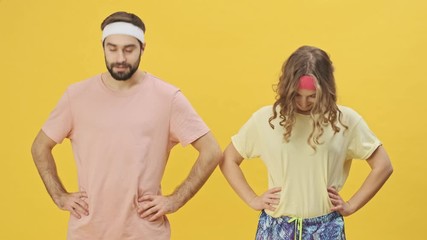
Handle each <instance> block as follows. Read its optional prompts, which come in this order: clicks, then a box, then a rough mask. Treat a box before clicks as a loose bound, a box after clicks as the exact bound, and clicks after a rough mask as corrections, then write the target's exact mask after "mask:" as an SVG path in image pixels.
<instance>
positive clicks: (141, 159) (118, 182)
mask: <svg viewBox="0 0 427 240" xmlns="http://www.w3.org/2000/svg"><path fill="white" fill-rule="evenodd" d="M101 29H102V31H103V35H102V44H103V49H104V55H105V63H106V66H107V69H108V72H104V73H101V74H99V75H97V76H94V77H92V78H89V79H87V80H85V81H82V82H79V83H76V84H73V85H71V86H70V87H69V88H68V89H67V91H66V92H65V94H64V95H63V97H62V98H61V100H60V101H59V103H58V105H57V106H56V108H55V109H54V110H53V111H52V113H51V115H50V117H49V119H48V120H47V121H46V123H45V124H44V125H43V127H42V129H41V130H40V132H39V133H38V135H37V137H36V138H35V140H34V143H33V146H32V154H33V159H34V162H35V164H36V166H37V169H38V171H39V173H40V176H41V178H42V180H43V182H44V184H45V186H46V189H47V191H48V192H49V194H50V196H51V197H52V199H53V201H54V202H55V204H56V205H57V206H58V207H59V208H60V209H62V210H65V211H69V212H70V213H71V216H70V221H69V229H68V239H72V240H74V239H75V240H80V239H84V240H87V239H91V240H94V239H102V240H105V239H112V240H118V239H150V240H152V239H160V240H163V239H170V227H169V222H168V220H167V218H166V214H169V213H173V212H175V211H177V210H178V209H179V208H180V207H182V206H183V205H184V204H185V203H186V202H187V201H188V200H189V199H190V198H191V197H193V196H194V194H195V193H196V192H197V191H198V190H199V189H200V188H201V187H202V185H203V184H204V183H205V181H206V180H207V178H208V177H209V176H210V174H211V173H212V172H213V171H214V169H215V167H216V166H217V164H218V162H219V160H220V158H221V150H220V148H219V146H218V144H217V142H216V140H215V138H214V137H213V135H212V134H211V133H210V131H209V129H208V127H207V126H206V125H205V123H204V122H203V121H202V120H201V118H200V117H199V116H198V115H197V113H196V112H195V111H194V109H193V108H192V107H191V105H190V103H189V102H188V101H187V100H186V98H185V97H184V96H183V94H182V93H181V92H180V91H179V89H177V88H176V87H174V86H172V85H170V84H168V83H165V82H163V81H162V80H160V79H158V78H156V77H154V76H153V75H151V74H149V73H147V72H142V71H139V70H138V66H139V62H140V58H141V55H142V54H143V52H144V49H145V39H144V33H145V26H144V23H143V22H142V21H141V19H140V18H139V17H138V16H136V15H134V14H131V13H126V12H116V13H113V14H112V15H110V16H109V17H107V18H106V19H105V20H104V21H103V23H102V24H101ZM64 138H68V139H70V141H71V143H72V147H73V153H74V158H75V160H76V165H77V171H78V180H79V192H73V193H69V192H67V191H66V189H65V187H64V186H63V185H62V183H61V181H60V179H59V177H58V174H57V170H56V165H55V160H54V157H53V155H52V149H53V148H54V146H55V145H56V144H58V143H61V142H62V141H63V139H64ZM177 143H181V144H182V145H183V146H185V145H187V144H191V145H192V146H193V147H194V148H195V149H196V150H197V151H198V152H199V156H198V158H197V161H196V162H195V164H194V165H193V168H192V169H191V171H190V174H189V175H188V177H187V178H186V179H185V180H184V181H183V183H181V184H180V185H179V186H178V187H177V188H176V190H175V191H174V192H173V193H172V194H171V195H167V196H163V195H162V193H161V186H160V182H161V179H162V176H163V173H164V169H165V165H166V162H167V159H168V156H169V152H170V150H171V149H172V147H173V146H174V145H176V144H177Z"/></svg>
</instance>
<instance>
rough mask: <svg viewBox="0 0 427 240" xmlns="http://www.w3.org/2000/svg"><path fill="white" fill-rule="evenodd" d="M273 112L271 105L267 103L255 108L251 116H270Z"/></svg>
mask: <svg viewBox="0 0 427 240" xmlns="http://www.w3.org/2000/svg"><path fill="white" fill-rule="evenodd" d="M272 114H273V106H272V105H267V106H263V107H261V108H259V109H258V110H256V111H255V112H254V113H253V114H252V116H254V117H265V116H266V115H268V116H271V115H272Z"/></svg>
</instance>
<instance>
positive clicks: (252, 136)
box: [231, 115, 260, 159]
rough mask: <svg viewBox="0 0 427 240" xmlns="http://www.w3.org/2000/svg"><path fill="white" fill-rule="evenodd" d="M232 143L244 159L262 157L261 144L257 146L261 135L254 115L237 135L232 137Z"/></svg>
mask: <svg viewBox="0 0 427 240" xmlns="http://www.w3.org/2000/svg"><path fill="white" fill-rule="evenodd" d="M231 141H232V143H233V145H234V147H235V148H236V150H237V152H239V154H240V155H241V156H242V157H243V158H245V159H250V158H256V157H259V156H260V150H259V144H257V142H258V141H259V134H258V130H257V127H256V119H255V116H254V115H252V117H251V118H249V120H248V121H247V122H246V123H245V124H244V125H243V126H242V127H241V128H240V130H239V132H238V133H237V134H236V135H234V136H233V137H231Z"/></svg>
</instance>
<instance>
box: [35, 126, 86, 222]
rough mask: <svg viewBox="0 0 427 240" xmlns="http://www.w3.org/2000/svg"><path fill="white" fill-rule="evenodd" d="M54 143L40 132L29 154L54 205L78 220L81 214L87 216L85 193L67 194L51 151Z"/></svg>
mask: <svg viewBox="0 0 427 240" xmlns="http://www.w3.org/2000/svg"><path fill="white" fill-rule="evenodd" d="M55 146H56V142H55V141H53V140H52V139H50V138H49V137H48V136H47V135H46V134H45V133H44V132H43V131H42V130H40V132H39V133H38V134H37V136H36V138H35V140H34V142H33V145H32V147H31V153H32V155H33V160H34V163H35V164H36V167H37V170H38V171H39V174H40V177H41V178H42V180H43V183H44V185H45V187H46V190H47V191H48V193H49V195H50V196H51V198H52V200H53V201H54V202H55V204H56V205H57V206H58V207H59V208H60V209H62V210H66V211H69V212H71V214H73V215H74V216H75V217H77V218H80V217H81V214H84V215H88V214H89V211H88V205H87V203H86V202H85V201H84V199H85V198H87V195H86V193H85V192H76V193H68V192H67V191H66V190H65V188H64V186H63V185H62V183H61V180H60V179H59V176H58V172H57V170H56V164H55V160H54V158H53V155H52V149H53V148H54V147H55Z"/></svg>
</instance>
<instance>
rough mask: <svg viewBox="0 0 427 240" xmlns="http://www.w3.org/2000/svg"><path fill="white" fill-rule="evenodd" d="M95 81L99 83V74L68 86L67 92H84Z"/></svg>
mask: <svg viewBox="0 0 427 240" xmlns="http://www.w3.org/2000/svg"><path fill="white" fill-rule="evenodd" d="M97 81H101V76H100V74H98V75H95V76H92V77H89V78H86V79H84V80H81V81H79V82H75V83H72V84H71V85H70V86H68V91H73V92H75V91H81V90H86V89H88V88H89V87H90V86H93V85H95V84H96V83H97Z"/></svg>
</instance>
